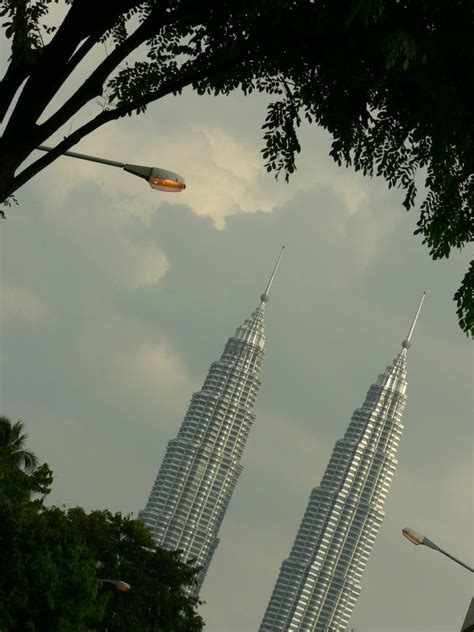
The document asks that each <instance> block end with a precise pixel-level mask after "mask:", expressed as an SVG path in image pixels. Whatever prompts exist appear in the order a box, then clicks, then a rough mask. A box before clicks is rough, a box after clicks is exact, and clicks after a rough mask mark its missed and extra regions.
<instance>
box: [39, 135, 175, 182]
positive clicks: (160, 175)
mask: <svg viewBox="0 0 474 632" xmlns="http://www.w3.org/2000/svg"><path fill="white" fill-rule="evenodd" d="M36 149H39V150H40V151H51V150H52V149H53V148H52V147H47V146H46V145H39V146H38V147H36ZM61 155H62V156H69V157H70V158H78V159H79V160H88V161H89V162H97V163H99V164H101V165H108V166H110V167H118V168H119V169H123V170H124V171H126V172H127V173H131V174H133V175H134V176H138V177H139V178H143V179H144V180H146V181H147V182H148V184H149V185H150V186H151V188H152V189H156V190H157V191H167V192H168V193H179V192H180V191H183V190H184V189H185V188H186V184H185V182H184V178H183V177H182V176H180V175H179V174H177V173H174V171H168V170H167V169H161V167H147V166H144V165H129V164H127V163H125V162H118V161H117V160H109V159H108V158H99V157H98V156H90V155H89V154H79V153H78V152H76V151H64V152H63V153H62V154H61Z"/></svg>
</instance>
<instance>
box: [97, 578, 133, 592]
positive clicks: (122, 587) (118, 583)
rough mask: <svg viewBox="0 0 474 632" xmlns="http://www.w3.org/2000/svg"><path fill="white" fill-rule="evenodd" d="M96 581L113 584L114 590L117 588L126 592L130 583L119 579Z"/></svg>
mask: <svg viewBox="0 0 474 632" xmlns="http://www.w3.org/2000/svg"><path fill="white" fill-rule="evenodd" d="M97 581H99V582H102V583H104V584H113V585H114V586H115V590H119V591H120V592H128V591H129V590H130V584H127V582H124V581H122V580H121V579H98V580H97Z"/></svg>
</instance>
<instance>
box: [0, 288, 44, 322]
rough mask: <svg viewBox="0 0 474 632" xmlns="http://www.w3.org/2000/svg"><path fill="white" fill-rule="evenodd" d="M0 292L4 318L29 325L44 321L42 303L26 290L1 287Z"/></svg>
mask: <svg viewBox="0 0 474 632" xmlns="http://www.w3.org/2000/svg"><path fill="white" fill-rule="evenodd" d="M0 292H1V296H0V300H1V306H2V315H3V317H4V318H10V319H20V320H24V321H28V322H30V323H38V322H41V321H44V320H45V318H46V316H47V310H46V307H45V305H44V303H43V302H42V301H41V299H40V298H38V296H36V294H35V293H34V292H32V291H31V290H29V289H28V288H24V287H15V286H12V285H2V286H1V289H0Z"/></svg>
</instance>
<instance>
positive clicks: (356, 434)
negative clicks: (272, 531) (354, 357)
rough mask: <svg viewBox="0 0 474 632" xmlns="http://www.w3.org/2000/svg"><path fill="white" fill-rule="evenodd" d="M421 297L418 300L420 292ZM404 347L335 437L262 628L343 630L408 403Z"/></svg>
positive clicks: (276, 631) (269, 631) (378, 519)
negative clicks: (345, 426) (345, 427)
mask: <svg viewBox="0 0 474 632" xmlns="http://www.w3.org/2000/svg"><path fill="white" fill-rule="evenodd" d="M422 302H423V299H422ZM420 308H421V303H420V306H419V308H418V312H417V315H416V317H415V320H414V321H413V324H412V326H411V329H410V332H409V334H408V337H407V339H406V340H404V342H403V343H402V350H401V352H400V353H399V354H398V356H397V357H396V358H395V360H394V361H393V362H392V364H391V365H390V366H389V367H387V369H386V370H385V372H384V373H382V374H381V375H380V376H379V378H378V380H377V381H376V383H375V384H373V385H372V386H371V387H370V389H369V391H368V393H367V396H366V398H365V401H364V403H363V404H362V407H361V408H358V409H356V410H355V411H354V413H353V415H352V418H351V421H350V423H349V427H348V428H347V431H346V433H345V435H344V437H343V438H342V439H340V440H339V441H337V442H336V445H335V447H334V450H333V453H332V456H331V459H330V461H329V464H328V466H327V468H326V471H325V473H324V475H323V478H322V481H321V483H320V485H319V486H318V487H316V488H314V489H313V491H312V492H311V495H310V499H309V503H308V506H307V509H306V511H305V514H304V517H303V520H302V523H301V525H300V528H299V530H298V533H297V536H296V539H295V542H294V544H293V548H292V549H291V552H290V555H289V557H288V558H287V559H286V560H285V561H284V562H283V564H282V566H281V569H280V573H279V576H278V580H277V582H276V585H275V588H274V590H273V593H272V596H271V598H270V602H269V604H268V606H267V610H266V613H265V616H264V618H263V621H262V624H261V627H260V632H297V631H298V632H316V631H317V632H322V631H325V632H345V631H346V630H347V629H348V628H347V626H348V624H349V619H350V617H351V614H352V611H353V608H354V605H355V603H356V601H357V598H358V596H359V593H360V591H361V579H362V574H363V572H364V569H365V566H366V564H367V560H368V559H369V555H370V552H371V550H372V546H373V544H374V542H375V538H376V536H377V533H378V530H379V528H380V525H381V524H382V520H383V517H384V511H383V507H384V502H385V499H386V497H387V493H388V490H389V488H390V484H391V482H392V478H393V475H394V473H395V469H396V466H397V459H396V453H397V448H398V444H399V441H400V436H401V434H402V430H403V425H402V415H403V411H404V409H405V404H406V387H407V383H406V354H407V349H408V347H409V346H410V338H411V334H412V332H413V328H414V325H415V322H416V318H417V316H418V314H419V311H420Z"/></svg>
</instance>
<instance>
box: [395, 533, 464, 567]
mask: <svg viewBox="0 0 474 632" xmlns="http://www.w3.org/2000/svg"><path fill="white" fill-rule="evenodd" d="M402 533H403V535H404V536H405V537H406V539H407V540H409V541H410V542H411V543H412V544H415V545H416V546H418V545H419V544H424V545H425V546H428V547H429V548H430V549H434V550H435V551H439V552H440V553H442V554H443V555H446V557H449V558H450V559H452V560H454V561H455V562H457V563H458V564H460V565H461V566H464V568H467V570H468V571H471V573H474V568H472V567H471V566H468V565H467V564H465V563H464V562H461V560H458V559H457V557H454V555H451V553H448V552H447V551H444V550H443V549H441V548H440V547H439V546H438V545H437V544H435V543H434V542H432V541H431V540H429V539H428V538H427V537H425V536H424V535H421V533H418V532H417V531H414V530H413V529H409V528H408V527H405V528H404V529H402Z"/></svg>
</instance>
